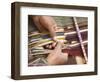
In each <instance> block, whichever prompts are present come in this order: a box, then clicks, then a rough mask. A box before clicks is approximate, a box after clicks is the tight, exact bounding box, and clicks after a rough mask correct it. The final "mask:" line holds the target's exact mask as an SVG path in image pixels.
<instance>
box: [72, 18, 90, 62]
mask: <svg viewBox="0 0 100 82" xmlns="http://www.w3.org/2000/svg"><path fill="white" fill-rule="evenodd" d="M73 21H74V24H75V28H76V32H77V34H78V38H79V41H80V45H81V48H82V51H83V55H84V58H85V61H86V62H87V61H88V58H87V56H86V51H85V48H84V45H83V43H82V37H81V34H80V32H79V31H80V29H79V26H78V24H77V20H76V17H73Z"/></svg>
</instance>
